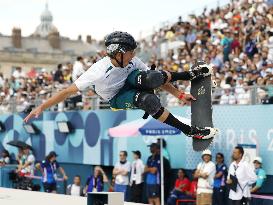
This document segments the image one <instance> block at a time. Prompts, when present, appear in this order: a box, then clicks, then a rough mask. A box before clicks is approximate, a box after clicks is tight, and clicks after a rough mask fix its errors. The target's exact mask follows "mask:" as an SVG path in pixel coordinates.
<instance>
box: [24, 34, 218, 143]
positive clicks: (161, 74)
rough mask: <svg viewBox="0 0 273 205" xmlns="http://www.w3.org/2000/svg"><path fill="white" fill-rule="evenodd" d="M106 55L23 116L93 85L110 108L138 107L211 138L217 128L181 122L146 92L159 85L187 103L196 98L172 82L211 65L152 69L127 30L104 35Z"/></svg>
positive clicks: (208, 69)
mask: <svg viewBox="0 0 273 205" xmlns="http://www.w3.org/2000/svg"><path fill="white" fill-rule="evenodd" d="M105 46H106V51H107V55H108V56H107V57H104V58H102V59H101V60H99V61H98V62H97V63H95V64H93V65H92V66H91V67H90V68H89V69H88V70H87V71H86V72H85V73H84V74H82V75H81V76H80V77H79V78H78V79H77V80H76V81H75V82H74V83H73V84H72V85H71V86H69V87H68V88H66V89H64V90H62V91H60V92H58V93H57V94H55V95H54V96H52V97H51V98H49V99H48V100H47V101H46V102H44V103H43V104H41V105H40V106H38V107H37V108H35V109H34V110H32V111H31V113H30V114H29V115H28V116H27V117H26V118H25V119H24V121H25V122H27V121H28V120H29V119H31V118H32V117H38V116H39V115H40V114H41V113H42V112H43V111H44V110H45V109H47V108H49V107H51V106H53V105H55V104H57V103H60V102H62V101H64V100H65V99H66V98H68V97H69V96H71V95H73V94H75V93H77V92H78V91H83V90H85V89H88V88H90V87H91V86H93V87H95V91H96V93H97V94H98V95H99V96H101V97H102V98H103V99H105V100H108V101H109V102H110V105H111V107H112V108H113V109H134V108H139V109H142V110H144V111H145V112H146V113H148V114H149V115H151V116H152V117H153V118H155V119H157V120H159V121H161V122H164V123H166V124H168V125H171V126H173V127H175V128H177V129H179V130H181V131H182V132H183V133H184V134H185V135H187V136H189V137H193V138H195V139H210V138H213V137H214V136H215V135H216V133H217V130H216V129H215V128H211V127H196V126H189V125H186V124H184V123H182V122H180V121H179V120H178V119H177V118H175V117H174V116H173V115H172V114H171V113H170V112H169V111H168V110H167V109H166V108H164V107H162V105H161V103H160V100H159V98H158V97H157V96H156V95H155V94H153V93H151V92H149V91H150V90H153V89H155V88H159V87H160V88H162V89H163V90H165V91H167V92H169V93H171V94H172V95H174V96H175V97H177V98H179V99H180V100H182V101H183V102H185V103H187V104H190V102H191V101H192V100H195V98H194V97H193V96H192V95H190V94H185V93H184V92H181V91H179V90H178V89H176V88H175V87H174V86H173V85H172V84H171V82H173V81H177V80H193V79H196V78H202V77H205V76H209V75H211V73H212V68H211V67H210V66H208V65H207V64H202V65H197V64H195V65H193V68H192V71H189V72H168V71H155V70H149V68H148V67H147V66H146V65H145V64H144V63H143V62H142V61H141V60H140V59H139V58H137V57H135V49H136V48H137V43H136V41H135V39H134V38H133V37H132V36H131V35H130V34H128V33H126V32H121V31H116V32H113V33H111V34H109V35H108V36H107V37H106V39H105Z"/></svg>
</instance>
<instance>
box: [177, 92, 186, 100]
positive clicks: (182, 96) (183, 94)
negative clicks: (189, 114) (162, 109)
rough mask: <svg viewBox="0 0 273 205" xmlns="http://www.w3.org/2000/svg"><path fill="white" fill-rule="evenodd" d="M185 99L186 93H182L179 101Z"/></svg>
mask: <svg viewBox="0 0 273 205" xmlns="http://www.w3.org/2000/svg"><path fill="white" fill-rule="evenodd" d="M184 98H185V93H184V92H181V93H180V95H179V96H178V99H179V100H182V99H184Z"/></svg>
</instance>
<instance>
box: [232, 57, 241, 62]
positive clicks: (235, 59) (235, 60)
mask: <svg viewBox="0 0 273 205" xmlns="http://www.w3.org/2000/svg"><path fill="white" fill-rule="evenodd" d="M240 61H241V60H240V59H239V58H234V59H233V62H235V63H240Z"/></svg>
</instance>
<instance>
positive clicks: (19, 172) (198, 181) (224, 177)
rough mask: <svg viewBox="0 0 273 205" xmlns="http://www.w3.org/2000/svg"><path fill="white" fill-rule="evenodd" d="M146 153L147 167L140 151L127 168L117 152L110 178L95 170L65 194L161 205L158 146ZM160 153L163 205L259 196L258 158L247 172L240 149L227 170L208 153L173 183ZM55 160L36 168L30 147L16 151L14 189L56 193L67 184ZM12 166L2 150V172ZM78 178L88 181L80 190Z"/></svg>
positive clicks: (217, 204)
mask: <svg viewBox="0 0 273 205" xmlns="http://www.w3.org/2000/svg"><path fill="white" fill-rule="evenodd" d="M149 148H150V153H151V155H150V156H149V157H148V159H147V161H146V163H145V162H144V161H143V160H142V155H141V152H140V151H138V150H137V151H133V152H132V156H133V158H132V159H133V161H131V162H130V161H129V160H128V159H127V157H128V153H127V151H120V152H119V159H118V161H117V162H116V164H115V166H114V168H113V171H112V173H111V174H110V173H108V176H109V174H110V177H108V176H107V173H106V172H105V171H104V170H103V169H102V167H100V166H95V167H94V170H93V171H92V172H91V175H90V176H88V177H86V176H80V175H75V176H74V178H73V183H72V184H69V185H68V186H67V187H66V191H65V193H66V194H67V195H73V196H86V195H87V193H89V192H102V191H108V192H113V191H115V192H123V193H124V199H125V200H126V201H130V202H135V203H144V202H147V201H148V203H149V204H152V205H160V204H161V173H162V171H161V160H160V153H161V152H160V144H159V143H158V142H157V143H152V144H151V145H149ZM163 149H164V150H165V151H162V153H163V165H164V166H163V167H164V170H163V171H164V196H165V199H164V200H165V202H166V203H167V204H168V205H175V204H177V203H179V202H183V204H185V203H186V204H187V203H188V204H191V202H195V203H196V204H197V205H203V204H206V205H209V204H213V205H225V204H227V201H230V202H231V204H234V205H235V204H241V200H245V201H249V200H250V197H251V193H257V192H259V190H260V189H261V187H262V186H263V183H264V181H265V179H266V173H265V171H264V169H263V168H262V158H261V157H256V158H255V159H254V160H253V164H252V166H251V164H250V163H249V162H246V161H245V160H243V155H244V149H243V148H242V147H240V146H238V147H235V148H234V150H233V153H232V163H231V164H230V166H229V167H228V166H227V165H226V164H225V158H224V155H223V154H222V153H217V154H216V156H215V162H214V161H213V158H212V153H211V151H210V150H205V151H203V153H202V155H201V161H200V163H198V165H197V167H196V169H195V170H192V171H190V170H187V171H186V170H184V169H178V170H177V176H176V177H174V176H175V175H174V174H173V172H172V170H171V166H170V161H169V160H168V159H167V157H169V154H168V150H167V146H166V142H165V148H163ZM165 156H166V157H165ZM57 157H58V155H57V153H56V152H54V151H52V152H50V153H49V154H48V155H47V156H46V157H45V159H44V160H43V161H42V162H37V161H36V160H35V156H34V154H33V153H32V151H31V147H30V146H25V147H21V148H19V151H18V154H17V157H16V162H17V169H16V170H15V171H14V172H12V173H11V174H10V175H11V176H10V179H11V180H12V181H13V184H14V185H13V186H14V188H18V189H27V190H33V191H38V190H40V187H39V185H34V183H33V179H40V180H41V183H42V185H43V190H44V192H48V193H57V190H58V189H57V182H58V181H66V180H67V179H68V176H67V174H66V172H65V170H64V168H62V167H61V166H60V164H59V163H58V161H57ZM11 161H12V160H11V159H10V155H9V152H8V151H7V150H4V151H3V152H2V157H1V158H0V166H6V165H8V164H10V163H11ZM189 173H191V174H190V176H189ZM60 175H61V177H59V176H60ZM82 177H86V178H87V180H86V182H85V184H84V185H83V183H82V181H81V178H82ZM235 178H236V180H235ZM234 186H235V188H234ZM144 190H145V191H144ZM228 199H229V200H228Z"/></svg>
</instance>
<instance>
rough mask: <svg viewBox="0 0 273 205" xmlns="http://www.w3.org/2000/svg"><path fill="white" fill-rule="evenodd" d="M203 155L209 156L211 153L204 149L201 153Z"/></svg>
mask: <svg viewBox="0 0 273 205" xmlns="http://www.w3.org/2000/svg"><path fill="white" fill-rule="evenodd" d="M204 155H210V156H211V151H210V150H209V149H206V150H204V151H203V152H202V156H204Z"/></svg>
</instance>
